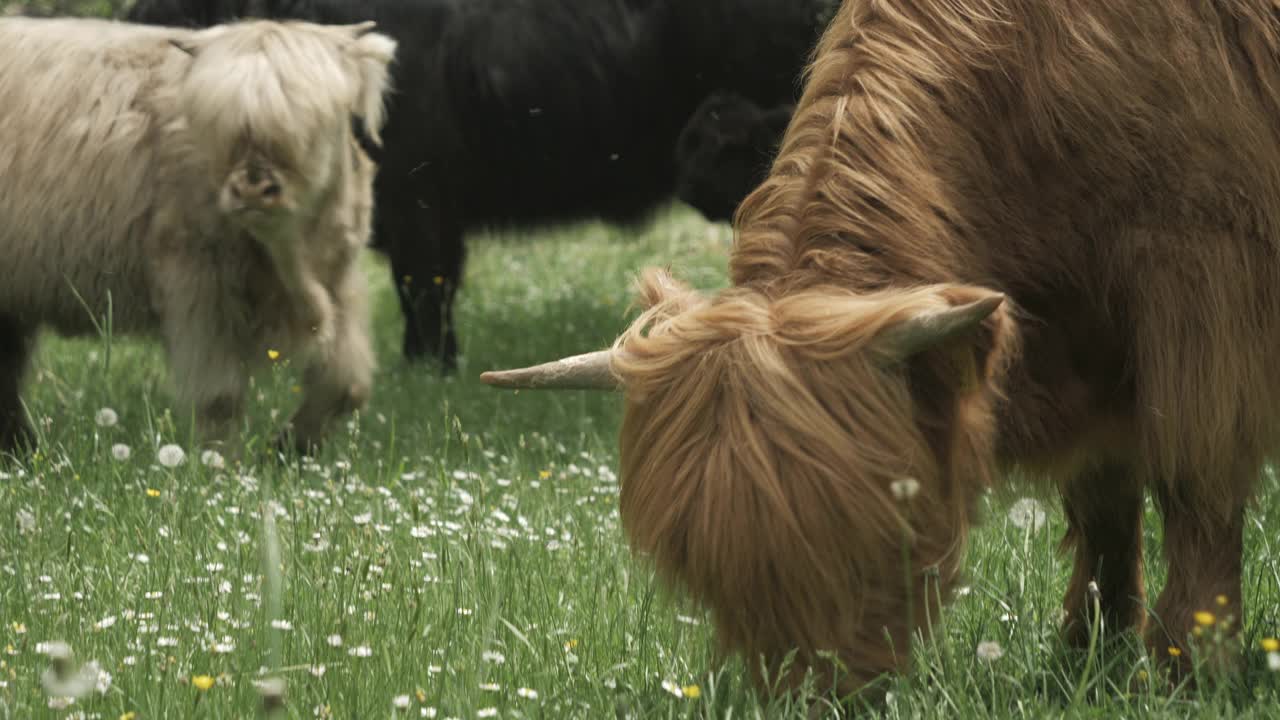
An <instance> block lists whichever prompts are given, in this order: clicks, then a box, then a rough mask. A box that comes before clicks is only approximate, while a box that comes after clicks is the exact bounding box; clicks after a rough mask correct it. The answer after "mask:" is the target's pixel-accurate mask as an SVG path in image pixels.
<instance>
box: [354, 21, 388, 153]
mask: <svg viewBox="0 0 1280 720" xmlns="http://www.w3.org/2000/svg"><path fill="white" fill-rule="evenodd" d="M373 28H374V24H373V23H372V22H365V23H358V24H356V25H350V26H347V29H348V30H349V31H350V32H351V34H352V38H353V39H352V42H351V44H350V45H349V46H348V47H347V52H348V53H350V54H351V56H352V57H353V58H354V59H355V62H356V68H357V73H358V76H359V77H358V79H357V81H358V82H359V90H358V92H357V94H356V107H355V114H356V115H358V116H360V117H361V118H362V119H363V120H364V127H365V129H366V130H367V131H368V134H369V137H370V138H372V139H373V140H374V141H375V142H377V143H381V142H382V136H381V132H382V125H383V123H384V122H385V120H386V112H385V106H384V97H385V95H386V93H387V91H388V90H389V89H390V85H391V81H390V65H391V61H392V60H393V59H395V54H396V41H395V40H392V39H391V38H389V37H387V36H386V35H383V34H381V33H375V32H373Z"/></svg>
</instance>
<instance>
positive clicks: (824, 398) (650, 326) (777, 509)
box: [614, 271, 995, 682]
mask: <svg viewBox="0 0 1280 720" xmlns="http://www.w3.org/2000/svg"><path fill="white" fill-rule="evenodd" d="M640 296H641V298H642V302H643V303H644V305H646V306H647V309H646V310H645V312H644V314H643V315H642V317H641V318H640V319H639V320H637V321H636V323H635V324H634V325H633V326H632V327H631V329H629V330H628V331H627V333H626V334H625V335H624V336H623V337H622V338H620V340H619V341H618V347H619V348H620V349H621V350H622V351H623V352H622V353H621V355H619V356H618V358H617V359H616V360H615V362H614V370H615V372H616V373H617V374H618V375H619V377H621V378H622V379H623V382H624V383H625V385H626V387H627V408H626V415H625V419H624V424H623V428H622V445H621V462H622V478H623V479H622V494H621V500H620V502H621V513H622V520H623V523H624V526H625V528H626V531H627V533H628V535H629V537H630V540H631V544H632V547H633V548H634V549H636V550H637V551H639V552H641V553H644V554H647V555H649V556H651V557H652V558H653V560H654V561H655V562H656V564H657V568H658V570H659V572H660V573H661V575H662V576H663V578H664V579H665V580H667V581H668V582H671V583H673V584H675V585H676V586H678V587H683V588H685V589H686V590H688V591H689V592H690V593H691V594H692V596H693V597H694V598H696V599H697V600H699V601H701V602H703V603H705V604H706V605H707V606H709V607H710V608H711V609H712V611H713V613H714V615H715V621H716V626H717V628H718V630H719V638H720V641H721V644H722V647H723V649H724V650H725V651H728V652H741V653H743V654H744V655H745V656H746V657H747V659H748V662H749V664H752V670H753V671H758V670H759V669H760V668H758V667H756V666H755V665H754V664H753V663H754V662H755V660H756V659H757V658H758V657H759V656H760V655H761V654H763V655H764V656H765V658H766V660H767V661H768V663H770V665H769V666H768V668H767V670H766V675H767V674H772V673H777V672H778V670H779V665H778V663H779V661H780V660H781V658H782V657H783V656H784V655H785V654H786V653H787V652H789V651H790V650H792V649H796V650H798V651H799V655H798V663H797V664H796V666H795V668H794V669H795V670H796V671H802V670H804V669H805V668H807V667H813V666H815V664H816V663H818V658H819V654H820V653H822V652H824V651H832V652H835V653H837V654H839V655H840V657H841V659H842V660H843V661H844V662H846V663H847V664H848V665H849V667H850V668H853V669H856V670H858V671H864V670H866V669H868V668H872V669H875V670H877V671H881V670H889V669H892V668H895V667H899V666H900V664H901V663H902V662H903V661H904V660H905V657H906V653H905V649H906V647H907V637H908V628H907V626H906V624H905V622H904V621H905V619H906V618H907V617H908V615H909V613H904V608H905V607H906V604H908V603H909V602H914V603H915V604H916V607H915V610H914V611H915V613H916V618H917V619H918V620H923V619H924V617H925V613H926V607H925V604H926V603H927V602H930V601H934V600H936V599H937V598H938V597H939V596H940V597H943V598H945V597H946V594H947V593H948V592H949V589H950V586H951V582H952V580H953V578H954V575H955V572H956V569H957V567H958V562H959V559H960V557H961V556H962V555H963V545H964V542H965V538H966V532H967V527H968V522H969V520H968V518H969V513H970V510H971V507H970V503H971V500H972V497H973V494H972V492H971V488H973V487H976V486H981V485H983V484H985V483H986V481H987V480H988V479H989V477H990V468H989V467H988V466H987V461H986V458H989V457H990V454H991V453H990V440H991V438H990V436H989V432H988V430H989V428H990V427H991V423H990V417H989V414H990V402H991V400H992V397H991V395H990V393H989V392H987V390H986V387H987V383H986V382H985V380H986V378H987V377H988V376H989V375H990V374H991V373H992V372H994V371H995V366H994V365H984V366H982V367H977V366H975V365H974V364H973V358H974V355H973V354H972V353H964V352H959V353H957V352H946V353H941V354H939V355H938V357H936V358H932V359H926V360H923V361H922V362H921V363H920V364H918V365H915V366H911V367H907V366H901V365H895V364H891V363H885V362H884V361H883V358H882V357H881V353H879V352H878V350H877V347H876V338H877V337H878V336H879V335H880V333H881V332H882V331H883V330H884V329H885V328H887V327H889V326H891V325H893V324H894V322H895V321H897V320H899V319H901V318H902V317H905V316H907V315H910V314H912V313H915V312H919V311H920V310H921V309H922V308H924V307H929V306H932V305H936V304H937V303H938V297H937V295H936V289H935V288H921V289H919V290H918V291H915V292H909V293H901V292H895V293H892V294H886V293H879V294H873V295H864V294H856V293H854V292H852V291H847V290H841V289H839V288H834V287H833V288H821V289H815V290H812V291H805V292H798V293H794V294H791V295H787V296H785V297H782V298H779V299H777V300H776V301H771V300H770V299H769V298H767V297H766V296H764V295H762V294H761V293H759V292H757V291H755V290H753V289H750V288H734V289H730V290H728V291H726V292H724V293H721V294H719V295H718V296H716V297H715V298H714V299H706V298H703V297H702V296H700V295H698V294H697V293H696V292H694V291H692V290H690V289H688V288H687V287H685V286H683V285H682V284H679V283H677V282H676V281H674V280H673V279H671V278H670V277H669V276H667V275H666V274H665V273H662V272H659V271H648V272H646V273H645V274H644V275H643V276H642V279H641V283H640ZM966 364H967V365H968V367H965V365H966ZM909 376H910V377H909ZM966 376H967V377H968V378H969V381H968V382H967V383H963V384H957V382H956V381H955V378H958V377H966ZM979 379H982V380H983V382H977V381H978V380H979ZM849 388H858V390H859V392H857V393H850V392H848V389H849ZM940 453H941V454H940ZM917 478H922V479H926V482H929V483H930V487H928V488H926V491H923V492H920V493H919V494H916V495H914V497H908V495H912V493H911V487H912V483H916V484H917V485H918V483H919V482H920V480H917ZM933 478H938V482H937V484H936V485H935V484H934V483H933V482H931V481H930V480H928V479H933ZM902 551H908V552H909V559H907V560H904V558H903V555H902ZM904 563H905V564H904ZM931 569H936V570H937V571H938V576H937V584H936V585H931V586H930V593H931V594H934V595H933V597H929V596H928V595H927V594H926V593H925V592H924V580H923V579H924V577H925V574H926V572H931V571H932V570H931ZM913 592H914V593H915V597H914V598H912V597H911V594H912V593H913ZM936 609H937V608H936V605H933V611H934V612H936ZM886 631H887V632H889V633H890V635H891V637H892V640H893V643H892V644H891V645H886V644H885V643H884V642H883V640H884V638H883V634H884V633H885V632H886ZM895 646H896V648H897V649H898V651H899V652H901V655H900V656H899V655H896V654H894V652H893V647H895ZM886 653H887V654H886ZM756 679H757V681H762V680H764V676H763V675H760V674H757V675H756ZM855 679H856V680H857V681H859V682H864V681H866V680H867V679H869V678H868V677H866V676H857V677H856V678H855ZM788 680H790V681H794V680H795V678H789V679H788Z"/></svg>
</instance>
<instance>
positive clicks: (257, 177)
mask: <svg viewBox="0 0 1280 720" xmlns="http://www.w3.org/2000/svg"><path fill="white" fill-rule="evenodd" d="M218 206H219V208H220V209H221V210H222V212H224V213H236V214H240V213H247V212H273V211H279V210H289V209H290V206H289V202H288V199H287V198H286V194H285V188H284V183H283V181H282V180H281V178H280V174H279V173H277V172H276V171H275V170H273V169H272V168H269V167H265V166H262V165H256V164H253V165H246V166H243V167H239V168H236V169H235V170H232V171H231V174H230V175H228V176H227V180H226V182H224V183H223V185H222V192H221V194H220V195H219V197H218Z"/></svg>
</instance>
